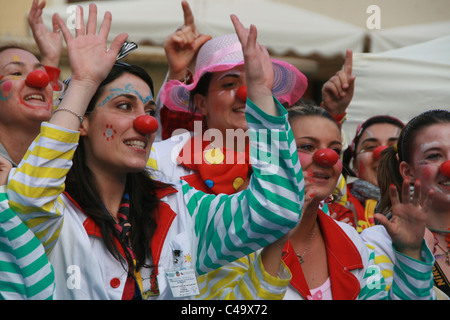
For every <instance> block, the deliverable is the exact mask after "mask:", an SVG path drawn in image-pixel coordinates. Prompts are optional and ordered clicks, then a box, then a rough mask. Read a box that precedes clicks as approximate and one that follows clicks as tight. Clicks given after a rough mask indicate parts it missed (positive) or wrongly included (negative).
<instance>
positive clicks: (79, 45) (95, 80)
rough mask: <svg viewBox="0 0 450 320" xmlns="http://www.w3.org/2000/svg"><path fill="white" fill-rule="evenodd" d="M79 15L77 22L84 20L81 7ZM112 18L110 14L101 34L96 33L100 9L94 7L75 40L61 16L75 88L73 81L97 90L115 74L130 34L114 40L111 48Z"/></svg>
mask: <svg viewBox="0 0 450 320" xmlns="http://www.w3.org/2000/svg"><path fill="white" fill-rule="evenodd" d="M76 14H77V17H76V19H77V21H83V9H82V7H80V6H79V7H77V11H76ZM111 19H112V17H111V13H110V12H106V13H105V16H104V19H103V22H102V24H101V26H100V29H99V32H98V34H96V28H97V6H96V5H95V4H90V5H89V16H88V21H87V24H86V27H85V26H84V24H83V23H82V24H81V26H80V28H77V29H75V37H73V36H72V34H71V33H70V31H69V29H68V28H67V26H66V24H65V22H64V21H63V20H62V19H61V17H59V16H58V17H57V21H58V24H59V27H60V28H61V31H62V34H63V36H64V40H65V41H66V44H67V51H68V54H69V61H70V67H71V70H72V78H71V81H70V83H71V85H72V83H73V82H82V83H84V84H86V85H87V87H89V88H94V89H95V90H96V89H97V87H98V85H99V84H100V83H101V82H102V81H103V80H104V79H105V78H106V76H107V75H108V74H109V72H110V71H111V68H112V66H113V65H114V63H115V61H116V57H117V54H118V52H119V50H120V48H121V46H122V44H123V42H124V41H125V40H126V38H127V34H125V33H121V34H119V35H118V36H116V37H115V38H114V40H113V42H112V44H111V46H110V48H109V49H108V48H107V37H108V33H109V30H110V28H111Z"/></svg>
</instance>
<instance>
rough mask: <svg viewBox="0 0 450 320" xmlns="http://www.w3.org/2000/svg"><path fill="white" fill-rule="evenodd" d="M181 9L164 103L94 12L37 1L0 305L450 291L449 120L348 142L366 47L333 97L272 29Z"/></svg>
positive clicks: (18, 95)
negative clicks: (213, 28)
mask: <svg viewBox="0 0 450 320" xmlns="http://www.w3.org/2000/svg"><path fill="white" fill-rule="evenodd" d="M181 5H182V9H183V13H184V24H183V25H182V26H181V27H180V28H178V29H177V30H175V31H174V33H172V34H170V35H168V37H167V39H166V42H165V44H164V49H165V53H166V57H167V61H168V65H169V69H168V72H167V77H166V79H165V81H164V83H163V85H162V87H161V88H160V90H159V91H158V94H157V95H155V89H154V86H153V81H152V78H151V76H150V75H149V74H148V73H147V71H145V70H144V69H143V68H141V67H139V66H137V65H130V64H127V63H124V62H121V61H120V59H121V58H122V57H123V56H124V55H126V54H127V53H128V52H130V51H132V50H134V49H135V48H136V47H137V46H135V45H134V44H133V43H129V42H128V39H127V37H128V35H127V34H124V33H123V34H119V35H117V36H116V37H115V38H114V39H113V41H112V43H111V44H110V45H109V46H108V43H107V38H108V35H109V31H110V26H111V23H112V16H111V14H110V13H109V12H106V13H105V15H104V17H103V18H102V19H101V21H100V19H98V17H97V7H96V5H95V4H90V5H89V12H88V17H87V19H86V21H87V22H86V23H82V24H81V26H79V28H77V29H76V30H75V35H72V33H71V30H69V29H68V27H67V26H66V24H65V22H64V21H63V20H62V19H61V17H59V16H58V14H55V15H54V16H53V20H52V22H53V30H51V31H50V30H47V28H46V27H45V26H44V24H43V21H42V18H41V15H42V11H43V10H44V6H45V1H43V2H40V1H39V0H33V3H32V7H31V9H30V13H29V18H28V22H29V25H30V27H31V30H32V32H33V37H34V39H35V41H36V44H37V46H38V48H39V51H40V57H41V61H39V60H38V59H37V58H36V57H35V56H34V55H33V54H32V53H30V52H29V51H27V50H25V49H23V48H21V47H20V46H16V45H8V46H3V47H1V48H0V112H1V114H2V117H1V118H0V180H1V181H0V206H1V209H0V244H1V246H0V283H1V286H0V298H2V299H16V300H18V299H36V300H43V299H49V300H51V299H63V300H75V299H82V300H141V299H143V300H151V299H163V300H172V299H198V300H200V299H220V300H223V299H232V300H254V299H266V300H269V299H270V300H355V299H364V300H367V299H370V300H390V299H392V300H436V299H439V300H446V299H449V296H450V285H449V281H448V280H447V279H449V277H450V262H449V248H450V139H449V138H450V112H449V111H448V110H442V109H433V108H430V110H429V111H427V112H424V113H422V114H418V115H416V116H415V117H413V118H412V119H410V120H409V121H408V122H407V123H404V122H402V121H401V120H399V119H396V118H394V117H391V116H387V115H378V116H375V117H372V118H369V119H367V120H366V121H364V122H363V123H361V124H360V125H359V126H358V128H357V131H356V133H355V136H354V137H344V136H343V130H342V125H343V123H344V121H345V117H346V109H347V107H348V105H349V104H350V102H351V100H352V97H353V92H354V88H355V85H357V84H356V81H357V80H356V77H355V76H354V75H353V74H352V64H353V62H352V59H353V58H352V52H351V51H350V50H348V51H347V52H346V58H345V63H344V67H343V69H342V70H340V71H338V72H337V73H336V75H334V76H333V77H331V78H330V79H329V80H328V81H327V82H326V83H325V84H324V86H323V88H322V102H321V103H318V104H317V105H316V104H314V103H311V102H309V101H306V100H304V99H303V98H302V97H303V95H304V93H305V91H306V88H307V78H306V76H305V75H304V74H302V73H301V72H300V71H299V70H298V69H297V68H295V67H294V66H292V65H290V64H289V63H286V62H285V61H282V60H278V59H272V58H270V55H269V53H268V51H267V50H266V48H265V47H264V46H263V45H261V44H260V43H259V42H258V32H257V27H256V26H254V25H250V26H249V27H246V26H244V25H243V24H242V23H241V21H240V20H239V18H238V17H237V16H235V15H231V22H230V23H232V24H233V26H234V29H235V33H233V34H226V35H222V36H219V37H215V38H212V37H211V36H209V35H205V34H202V33H200V32H199V30H197V28H196V26H195V22H194V16H193V14H192V11H191V9H190V7H189V4H188V2H187V1H182V2H181ZM77 14H78V15H79V16H78V17H77V18H78V19H79V20H78V21H84V19H83V10H82V8H81V7H79V10H77ZM98 23H99V24H100V26H99V27H97V24H98ZM63 41H64V42H65V43H66V46H67V52H68V57H69V63H70V68H71V76H70V78H69V79H66V80H65V81H64V83H62V81H61V79H59V77H60V73H59V69H58V66H59V60H60V56H61V53H62V50H63ZM344 138H345V139H348V141H350V143H349V144H348V148H346V149H344V145H345V144H344V143H343V141H344Z"/></svg>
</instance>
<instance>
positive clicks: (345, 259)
mask: <svg viewBox="0 0 450 320" xmlns="http://www.w3.org/2000/svg"><path fill="white" fill-rule="evenodd" d="M318 222H319V225H320V228H321V230H322V233H323V235H324V241H325V244H326V247H327V260H328V271H329V273H330V280H331V290H332V293H333V299H334V300H354V299H356V298H357V297H358V294H359V292H360V290H361V286H360V283H359V281H358V279H357V278H356V277H355V276H354V275H353V274H352V273H351V272H350V270H354V269H360V268H363V263H362V260H361V255H360V254H359V251H358V249H357V248H356V246H355V245H354V243H353V241H352V240H351V239H350V238H349V237H348V236H347V234H346V233H345V232H344V230H342V229H341V227H339V225H338V224H337V223H336V222H335V221H334V220H333V219H332V218H331V217H330V216H328V215H326V214H325V213H323V212H322V211H321V210H319V212H318ZM283 261H284V262H285V263H286V265H287V266H288V267H289V269H290V270H291V273H292V280H291V285H292V286H293V287H294V288H295V289H297V290H298V291H299V292H300V294H301V295H302V296H303V297H305V298H308V297H309V296H311V292H310V291H309V288H308V285H307V283H306V279H305V276H304V275H303V271H302V268H301V265H300V262H299V261H298V259H297V256H296V255H295V252H294V249H293V248H292V245H291V243H290V242H289V241H288V242H287V243H286V246H285V248H284V256H283Z"/></svg>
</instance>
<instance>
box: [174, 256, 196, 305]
mask: <svg viewBox="0 0 450 320" xmlns="http://www.w3.org/2000/svg"><path fill="white" fill-rule="evenodd" d="M172 255H173V267H174V269H173V270H171V271H168V272H166V278H167V281H168V282H169V286H170V289H171V290H172V295H173V296H174V297H176V298H181V297H188V296H194V295H197V294H199V293H200V292H199V290H198V285H197V276H196V274H195V271H194V270H193V269H191V268H190V267H189V266H190V263H189V264H187V265H185V264H184V260H185V258H186V256H183V251H182V250H173V251H172ZM188 256H189V257H190V255H189V254H188ZM188 260H189V262H190V259H188Z"/></svg>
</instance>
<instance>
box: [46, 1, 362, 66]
mask: <svg viewBox="0 0 450 320" xmlns="http://www.w3.org/2000/svg"><path fill="white" fill-rule="evenodd" d="M96 4H97V7H98V12H99V16H101V17H102V16H103V14H104V12H105V11H110V12H111V13H112V17H113V22H112V27H111V32H110V36H111V37H114V36H115V35H117V34H119V33H121V32H126V33H128V35H129V40H131V41H134V42H136V43H141V42H143V41H145V42H149V43H151V44H154V45H162V44H163V43H164V40H165V39H166V37H167V36H168V35H169V34H170V33H172V32H173V31H174V30H175V29H176V28H177V27H179V26H180V25H182V24H183V12H182V9H181V1H180V0H130V1H98V2H97V3H96ZM79 5H81V6H82V7H83V10H84V12H85V15H84V17H85V19H87V10H88V9H87V8H88V5H89V4H88V3H86V2H82V3H79ZM189 5H190V7H191V9H192V11H193V13H194V18H195V22H196V25H197V28H198V30H199V31H200V32H202V33H207V34H210V35H212V36H213V37H214V36H218V35H223V34H226V33H232V32H234V28H233V25H232V23H231V20H230V14H236V15H237V16H238V17H239V18H240V20H241V21H242V22H243V24H244V25H246V26H249V25H250V24H254V25H255V26H256V27H257V28H258V34H259V40H260V42H261V43H262V44H264V45H265V46H266V47H267V48H268V49H269V50H270V51H271V52H272V53H274V54H276V55H284V54H288V53H292V54H295V55H299V56H308V55H311V54H314V53H317V54H319V55H321V56H324V57H332V56H334V55H339V56H342V55H343V54H345V50H346V49H352V50H353V51H354V52H361V51H362V49H363V45H364V36H365V30H364V29H362V28H359V27H357V26H355V25H353V24H350V23H346V22H343V21H338V20H336V19H333V18H330V17H326V16H324V15H321V14H318V13H313V12H310V11H306V10H302V9H301V8H298V7H295V6H291V5H288V4H282V3H279V2H273V1H270V0H189ZM55 12H57V13H58V14H59V15H60V16H61V17H62V18H63V19H64V20H65V21H68V22H72V24H74V17H75V15H74V12H75V11H74V7H73V4H72V5H56V6H48V7H46V9H45V10H44V12H43V19H44V22H45V24H46V25H47V27H49V28H51V17H52V15H53V13H55Z"/></svg>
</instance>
